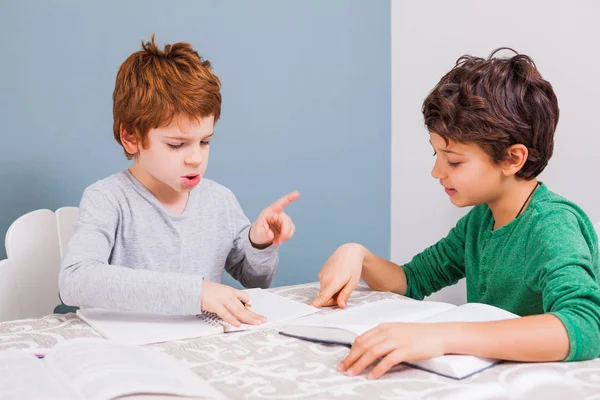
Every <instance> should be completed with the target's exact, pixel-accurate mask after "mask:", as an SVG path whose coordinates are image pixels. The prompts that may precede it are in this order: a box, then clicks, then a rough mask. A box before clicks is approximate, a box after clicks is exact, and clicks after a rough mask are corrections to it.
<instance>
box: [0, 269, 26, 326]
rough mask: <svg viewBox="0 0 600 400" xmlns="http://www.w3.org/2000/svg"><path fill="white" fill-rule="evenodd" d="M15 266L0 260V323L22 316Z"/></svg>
mask: <svg viewBox="0 0 600 400" xmlns="http://www.w3.org/2000/svg"><path fill="white" fill-rule="evenodd" d="M15 281H16V271H15V266H14V264H12V263H11V262H10V261H8V260H0V322H1V321H11V320H14V319H19V318H21V316H22V315H23V310H22V307H21V301H20V297H19V290H18V288H17V285H16V284H15Z"/></svg>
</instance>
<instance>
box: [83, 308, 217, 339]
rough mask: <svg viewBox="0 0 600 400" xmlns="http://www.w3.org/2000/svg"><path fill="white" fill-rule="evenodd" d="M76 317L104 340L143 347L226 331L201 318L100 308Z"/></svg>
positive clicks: (85, 310) (87, 310)
mask: <svg viewBox="0 0 600 400" xmlns="http://www.w3.org/2000/svg"><path fill="white" fill-rule="evenodd" d="M77 315H78V316H79V317H80V318H81V319H83V320H84V321H85V322H86V323H87V324H88V325H89V326H90V327H92V329H94V330H95V331H96V332H98V333H99V334H101V335H102V336H103V337H105V338H107V339H111V340H115V341H117V342H121V343H127V344H134V345H143V344H150V343H161V342H168V341H171V340H180V339H190V338H196V337H202V336H209V335H214V334H216V333H222V332H223V327H222V326H220V325H219V324H217V323H212V322H211V321H210V320H208V319H206V318H204V316H203V315H202V314H200V315H199V316H196V315H157V314H147V313H136V312H127V311H109V310H103V309H100V308H86V309H84V310H78V311H77Z"/></svg>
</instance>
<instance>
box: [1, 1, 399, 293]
mask: <svg viewBox="0 0 600 400" xmlns="http://www.w3.org/2000/svg"><path fill="white" fill-rule="evenodd" d="M152 32H156V40H157V42H158V43H160V44H161V45H162V44H165V43H173V42H177V41H187V42H190V43H192V44H193V45H194V47H195V48H196V49H197V50H198V51H199V53H200V54H201V55H202V56H204V57H205V58H208V59H209V60H211V61H212V63H213V65H214V68H215V71H216V73H217V74H218V75H219V77H220V78H221V80H222V81H223V99H224V103H223V112H222V119H221V121H220V122H219V124H218V125H217V129H216V135H215V138H214V141H213V146H212V150H211V151H212V154H211V161H210V165H209V168H208V173H207V177H209V178H212V179H215V180H217V181H218V182H220V183H222V184H224V185H226V186H228V187H230V188H231V189H232V190H233V191H234V193H236V195H237V196H238V199H239V201H240V203H241V204H242V207H243V208H244V210H245V211H246V214H247V215H248V217H249V218H250V219H251V220H254V219H255V218H256V216H257V215H258V213H259V212H260V210H261V209H262V208H264V207H266V206H267V205H268V204H270V203H271V202H272V201H274V200H275V199H277V198H278V197H279V196H281V195H283V194H285V193H287V192H288V191H291V190H293V189H298V190H300V192H301V199H300V200H299V201H298V202H297V203H295V204H293V205H292V206H291V207H290V208H289V214H290V215H291V216H292V218H294V221H295V223H296V226H297V232H296V236H295V237H294V239H292V241H290V242H288V243H286V244H285V245H283V246H282V248H281V251H280V257H281V262H280V269H279V272H278V275H277V277H276V279H275V283H274V284H275V285H287V284H295V283H301V282H310V281H315V280H317V273H318V271H319V270H320V268H321V266H322V265H323V263H324V262H325V260H326V259H327V257H328V256H329V255H330V253H331V252H332V251H333V250H334V249H335V248H336V247H337V246H338V245H340V244H342V243H344V242H346V241H358V242H361V243H363V244H365V245H367V246H368V247H369V248H370V249H372V250H373V251H374V252H376V253H377V254H380V255H382V256H385V257H388V256H389V252H390V251H389V246H390V244H389V242H390V138H391V129H390V90H391V88H390V75H391V74H390V4H389V0H369V1H364V0H328V1H323V0H302V1H300V0H298V1H296V0H294V1H290V0H286V1H282V0H254V1H251V2H250V1H216V0H213V1H209V0H204V1H191V0H189V1H181V0H180V1H174V2H166V1H148V0H144V1H122V2H117V1H108V2H81V1H75V0H73V1H39V2H34V1H31V0H26V1H24V0H20V1H3V2H1V3H0V121H1V122H2V125H1V126H2V128H0V138H1V141H0V237H4V234H5V232H6V229H7V228H8V226H9V225H10V223H11V222H12V221H13V220H14V219H15V218H17V217H18V216H19V215H22V214H24V213H26V212H28V211H31V210H34V209H38V208H50V209H56V208H59V207H61V206H65V205H78V203H79V199H80V197H81V194H82V192H83V190H84V188H85V187H86V186H88V185H90V184H91V183H93V182H94V181H96V180H98V179H101V178H103V177H105V176H108V175H110V174H112V173H114V172H115V171H117V170H119V169H122V168H126V167H127V166H128V165H129V164H128V162H127V160H126V159H125V157H124V156H123V153H122V151H121V149H120V147H119V146H118V145H117V143H116V142H115V141H114V139H113V137H112V98H111V96H112V90H113V86H114V79H115V75H116V72H117V69H118V67H119V65H120V64H121V63H122V62H123V61H124V60H125V58H126V57H127V56H128V55H129V54H130V53H132V52H134V51H137V50H138V49H139V47H140V41H141V40H142V39H143V40H148V39H149V38H150V34H151V33H152ZM0 248H1V250H0V258H4V256H5V252H4V249H3V248H2V246H0ZM228 282H229V283H231V281H228Z"/></svg>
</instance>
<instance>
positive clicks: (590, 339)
mask: <svg viewBox="0 0 600 400" xmlns="http://www.w3.org/2000/svg"><path fill="white" fill-rule="evenodd" d="M493 224H494V218H493V216H492V213H491V211H490V208H489V207H488V206H487V204H483V205H479V206H476V207H474V208H473V209H472V210H471V211H470V212H469V213H468V214H467V215H465V216H464V217H463V218H462V219H460V220H459V221H458V223H457V224H456V226H455V227H454V228H452V230H451V231H450V233H449V234H448V236H447V237H446V238H444V239H442V240H440V241H439V242H437V243H436V244H434V245H433V246H431V247H429V248H427V249H425V250H424V251H423V252H422V253H420V254H418V255H417V256H415V257H414V258H413V259H412V261H410V262H409V263H408V264H405V265H404V266H403V268H404V270H405V272H406V280H407V283H408V288H407V291H406V295H407V296H408V297H412V298H415V299H419V300H421V299H423V297H424V296H428V295H430V294H431V293H433V292H435V291H438V290H440V289H442V288H443V287H445V286H449V285H452V284H454V283H456V282H457V281H458V280H459V279H461V278H463V277H466V279H467V299H468V301H469V302H477V303H485V304H490V305H493V306H496V307H500V308H502V309H505V310H507V311H510V312H513V313H515V314H518V315H521V316H526V315H536V314H543V313H549V314H554V315H555V316H557V317H558V318H559V319H560V321H561V322H562V323H563V324H564V326H565V328H566V330H567V333H568V335H569V342H570V350H569V355H568V356H567V358H566V359H565V361H573V360H586V359H590V358H595V357H598V356H599V355H600V284H599V282H600V261H599V260H598V237H597V236H596V232H595V230H594V227H593V225H592V223H591V222H590V220H589V218H588V217H587V215H586V214H585V213H584V212H583V211H582V210H581V209H580V208H579V207H578V206H577V205H575V204H573V203H571V202H570V201H568V200H566V199H564V198H563V197H561V196H559V195H557V194H555V193H553V192H551V191H550V190H548V189H547V187H546V186H545V185H543V184H542V185H541V186H540V187H539V188H538V189H537V190H536V191H535V193H534V195H533V197H532V200H531V202H530V203H529V206H528V207H527V208H526V209H525V211H523V213H522V214H521V215H520V216H519V217H517V218H516V219H514V220H513V221H511V222H510V223H508V224H507V225H505V226H503V227H501V228H499V229H496V230H495V231H493V230H492V228H493Z"/></svg>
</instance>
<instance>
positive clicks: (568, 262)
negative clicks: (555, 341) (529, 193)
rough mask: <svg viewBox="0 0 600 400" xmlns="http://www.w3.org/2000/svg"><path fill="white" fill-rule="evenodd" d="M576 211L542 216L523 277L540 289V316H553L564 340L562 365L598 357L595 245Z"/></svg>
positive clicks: (532, 235)
mask: <svg viewBox="0 0 600 400" xmlns="http://www.w3.org/2000/svg"><path fill="white" fill-rule="evenodd" d="M574 211H576V210H571V209H568V208H566V207H560V208H555V209H552V210H546V211H544V212H542V213H541V214H540V215H539V217H538V218H537V219H536V223H535V224H534V225H533V227H532V229H531V231H530V235H529V240H528V244H527V250H526V270H525V271H524V272H525V275H524V276H525V279H526V280H527V284H528V285H529V287H530V288H531V289H532V290H535V291H541V293H542V298H543V307H544V312H546V313H550V314H553V315H555V316H556V317H558V319H560V321H561V322H562V323H563V325H564V326H565V329H566V331H567V334H568V336H569V343H570V350H569V354H568V356H567V358H566V359H565V361H576V360H587V359H591V358H595V357H598V356H599V355H600V287H599V285H598V274H599V272H600V271H598V244H597V237H596V234H595V232H594V229H593V227H592V225H591V223H590V222H589V220H588V219H587V217H585V218H584V217H582V216H581V215H578V214H577V212H574Z"/></svg>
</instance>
